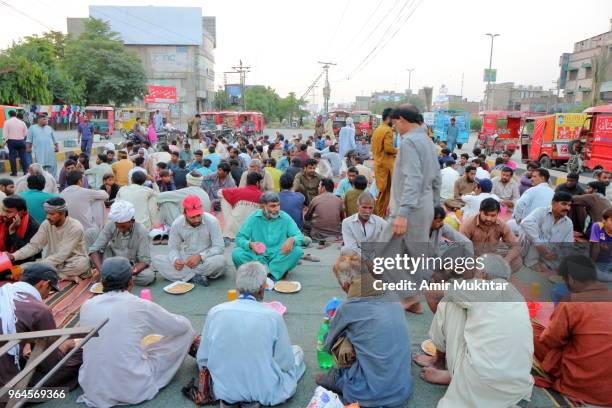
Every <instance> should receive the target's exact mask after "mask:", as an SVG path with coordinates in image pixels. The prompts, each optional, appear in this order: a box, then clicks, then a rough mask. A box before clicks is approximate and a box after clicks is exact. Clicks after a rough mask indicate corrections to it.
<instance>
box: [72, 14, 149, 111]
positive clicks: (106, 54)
mask: <svg viewBox="0 0 612 408" xmlns="http://www.w3.org/2000/svg"><path fill="white" fill-rule="evenodd" d="M64 56H65V58H64V63H63V68H65V70H66V72H68V73H69V74H70V75H71V76H72V77H73V78H75V79H76V80H77V81H80V82H81V83H82V84H83V85H84V89H85V98H86V100H87V103H88V104H115V105H121V104H124V103H128V102H132V101H133V100H134V99H135V98H142V97H144V95H145V92H146V81H147V77H146V74H145V72H144V69H143V67H142V62H141V61H140V59H138V58H137V57H136V56H135V55H134V54H132V53H130V52H128V51H127V50H126V49H125V48H124V45H123V42H122V41H121V40H120V39H119V38H118V34H117V33H115V32H112V31H111V30H110V25H109V24H108V23H107V22H105V21H102V20H97V19H94V18H90V19H89V20H87V21H86V22H85V31H84V32H83V33H82V34H81V35H80V36H79V37H78V38H77V39H74V40H72V39H71V40H68V41H67V43H66V45H65V49H64Z"/></svg>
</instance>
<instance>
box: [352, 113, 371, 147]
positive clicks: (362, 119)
mask: <svg viewBox="0 0 612 408" xmlns="http://www.w3.org/2000/svg"><path fill="white" fill-rule="evenodd" d="M351 117H352V118H353V124H354V125H355V135H356V136H361V137H365V138H366V139H367V140H368V141H369V140H370V138H371V137H372V131H373V129H374V128H375V125H374V122H375V120H376V116H375V115H372V112H370V111H353V112H351Z"/></svg>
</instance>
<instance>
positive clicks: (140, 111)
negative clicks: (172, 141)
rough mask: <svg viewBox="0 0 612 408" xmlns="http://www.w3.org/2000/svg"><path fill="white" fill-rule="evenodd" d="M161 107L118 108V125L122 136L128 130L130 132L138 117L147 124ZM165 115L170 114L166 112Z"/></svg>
mask: <svg viewBox="0 0 612 408" xmlns="http://www.w3.org/2000/svg"><path fill="white" fill-rule="evenodd" d="M157 110H159V109H146V108H140V107H132V106H130V107H125V108H121V109H120V110H118V111H117V112H118V114H117V122H118V125H117V127H118V128H119V132H120V133H121V135H122V136H124V135H125V134H126V133H127V132H130V131H131V130H132V128H133V127H134V123H136V118H140V121H141V122H144V123H145V124H146V123H148V122H149V119H150V118H151V117H152V116H153V115H154V114H155V111H157ZM164 116H166V117H167V116H168V115H167V114H165V115H164Z"/></svg>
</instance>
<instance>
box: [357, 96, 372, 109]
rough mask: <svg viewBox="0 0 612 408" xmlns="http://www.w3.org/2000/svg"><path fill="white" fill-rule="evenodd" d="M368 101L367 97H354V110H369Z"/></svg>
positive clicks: (369, 98)
mask: <svg viewBox="0 0 612 408" xmlns="http://www.w3.org/2000/svg"><path fill="white" fill-rule="evenodd" d="M370 100H371V97H369V96H356V97H355V110H358V111H367V110H370Z"/></svg>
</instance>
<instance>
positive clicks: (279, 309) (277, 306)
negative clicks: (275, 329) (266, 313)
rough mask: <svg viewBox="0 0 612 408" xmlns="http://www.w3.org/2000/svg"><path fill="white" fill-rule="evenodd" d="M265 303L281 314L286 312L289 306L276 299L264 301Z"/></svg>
mask: <svg viewBox="0 0 612 408" xmlns="http://www.w3.org/2000/svg"><path fill="white" fill-rule="evenodd" d="M263 303H264V305H266V306H268V307H269V308H270V309H272V310H274V311H276V312H278V314H280V315H281V316H282V315H284V314H285V312H286V311H287V307H286V306H285V305H283V304H282V303H281V302H277V301H276V300H273V301H272V302H263Z"/></svg>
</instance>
